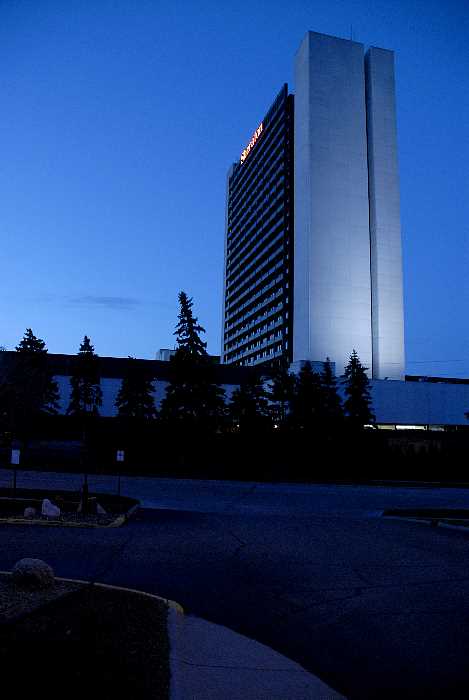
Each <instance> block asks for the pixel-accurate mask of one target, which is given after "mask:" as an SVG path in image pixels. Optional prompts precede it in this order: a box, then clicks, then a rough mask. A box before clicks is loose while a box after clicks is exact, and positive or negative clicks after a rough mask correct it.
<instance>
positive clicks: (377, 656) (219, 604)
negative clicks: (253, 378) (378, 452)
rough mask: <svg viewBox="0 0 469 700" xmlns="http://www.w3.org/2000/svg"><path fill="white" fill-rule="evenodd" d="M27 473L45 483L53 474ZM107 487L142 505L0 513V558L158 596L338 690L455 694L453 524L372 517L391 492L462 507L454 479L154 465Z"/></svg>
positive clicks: (465, 639)
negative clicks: (35, 516) (276, 481)
mask: <svg viewBox="0 0 469 700" xmlns="http://www.w3.org/2000/svg"><path fill="white" fill-rule="evenodd" d="M30 478H31V480H33V479H34V480H36V481H41V484H42V485H45V484H46V481H47V479H52V478H53V479H55V480H56V481H57V488H58V487H59V482H60V477H57V476H54V477H43V478H40V477H35V476H31V477H30ZM69 478H70V477H63V480H62V481H61V482H60V483H61V484H62V485H64V481H67V479H69ZM23 479H24V481H23V483H24V484H25V485H26V481H27V478H26V477H23ZM90 487H92V488H95V487H97V488H102V489H108V488H114V487H115V482H113V481H111V480H106V479H101V480H99V479H98V480H97V481H96V483H95V484H91V485H90ZM122 487H123V492H125V493H128V495H131V496H137V497H140V498H143V499H144V504H145V505H146V508H145V509H144V510H142V511H140V513H139V514H138V515H137V517H135V519H134V520H132V521H131V522H130V523H129V524H128V525H126V526H125V527H123V528H118V529H111V530H85V529H83V530H82V529H73V530H70V529H65V528H53V529H52V528H51V529H48V528H44V527H43V528H34V527H22V526H8V525H3V526H0V568H2V569H9V568H11V567H12V566H13V564H14V563H15V562H16V561H17V560H18V559H19V558H21V557H23V556H34V557H41V558H43V559H45V560H46V561H48V562H49V563H50V564H51V565H52V566H53V567H54V569H55V571H56V573H57V574H58V575H61V576H66V577H77V578H88V579H94V580H99V581H104V582H107V583H114V584H119V585H124V586H129V587H135V588H141V589H143V590H147V591H150V592H154V593H157V594H159V595H162V596H165V597H169V598H173V599H175V600H177V601H178V602H180V603H181V604H182V605H183V606H184V607H185V609H186V612H187V613H193V614H196V615H198V616H201V617H204V618H206V619H208V620H211V621H214V622H217V623H220V624H223V625H226V626H228V627H231V628H232V629H234V630H236V631H238V632H241V633H242V634H245V635H247V636H250V637H253V638H255V639H257V640H259V641H261V642H263V643H265V644H267V645H269V646H272V647H273V648H275V649H277V650H278V651H280V652H282V653H284V654H286V655H287V656H289V657H290V658H292V659H294V660H296V661H298V662H299V663H301V664H302V665H303V666H305V667H306V668H308V669H309V670H311V671H312V672H314V673H315V674H317V675H318V676H319V677H321V678H322V679H323V680H324V681H326V682H327V683H329V684H330V685H332V686H333V687H335V688H336V689H337V690H339V691H340V692H342V693H343V694H345V695H346V696H348V697H350V698H359V699H360V700H361V699H363V698H365V699H366V698H396V697H412V698H436V697H438V698H448V697H451V698H460V697H468V696H469V664H468V662H467V649H468V648H469V568H468V561H469V530H468V531H467V532H465V531H464V532H463V531H456V530H449V529H444V528H430V527H428V526H427V525H423V524H420V523H413V522H405V521H399V520H391V519H384V518H381V517H380V513H381V511H382V510H383V509H385V508H393V507H407V508H409V507H412V506H416V507H417V506H418V507H424V506H432V507H451V506H454V507H460V508H467V507H469V491H464V490H462V489H435V488H402V487H400V488H395V489H393V488H379V487H365V486H361V487H352V486H337V487H336V486H314V485H308V486H303V485H273V486H270V485H256V484H245V483H244V484H239V483H217V482H192V481H182V482H177V481H171V480H157V479H152V480H148V481H145V480H143V479H133V480H130V479H127V480H125V481H123V484H122Z"/></svg>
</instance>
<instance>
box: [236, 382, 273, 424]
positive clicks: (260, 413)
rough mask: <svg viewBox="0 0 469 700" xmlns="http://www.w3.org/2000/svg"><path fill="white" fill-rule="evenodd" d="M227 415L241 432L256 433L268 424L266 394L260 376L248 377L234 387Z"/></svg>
mask: <svg viewBox="0 0 469 700" xmlns="http://www.w3.org/2000/svg"><path fill="white" fill-rule="evenodd" d="M228 410H229V415H230V417H231V419H232V421H233V423H234V425H235V426H236V428H237V429H238V430H239V431H240V432H241V433H250V434H252V433H258V432H260V431H261V430H265V429H266V428H267V427H268V426H269V425H270V416H269V402H268V395H267V393H266V391H265V389H264V384H263V382H262V380H261V378H260V377H258V376H256V375H252V377H251V378H250V379H248V380H247V381H246V382H244V383H243V384H241V385H240V386H239V387H238V388H237V389H235V390H234V391H233V393H232V395H231V402H230V404H229V406H228Z"/></svg>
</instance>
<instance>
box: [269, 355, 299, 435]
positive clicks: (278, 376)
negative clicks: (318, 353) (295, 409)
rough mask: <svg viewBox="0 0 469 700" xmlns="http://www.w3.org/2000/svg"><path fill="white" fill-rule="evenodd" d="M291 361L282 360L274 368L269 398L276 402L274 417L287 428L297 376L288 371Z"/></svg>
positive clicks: (281, 425)
mask: <svg viewBox="0 0 469 700" xmlns="http://www.w3.org/2000/svg"><path fill="white" fill-rule="evenodd" d="M288 368H289V363H288V362H287V361H280V362H279V363H278V364H277V366H276V367H275V368H274V373H273V376H272V381H271V385H270V392H269V399H270V401H271V402H272V403H273V404H274V410H273V414H274V419H275V422H276V423H277V424H278V425H279V426H280V428H285V427H286V426H287V422H288V414H289V411H290V406H291V402H292V400H293V395H294V392H295V377H294V375H292V374H290V372H289V371H288Z"/></svg>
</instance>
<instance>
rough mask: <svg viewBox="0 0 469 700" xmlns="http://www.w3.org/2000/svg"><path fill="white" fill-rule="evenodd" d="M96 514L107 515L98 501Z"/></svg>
mask: <svg viewBox="0 0 469 700" xmlns="http://www.w3.org/2000/svg"><path fill="white" fill-rule="evenodd" d="M96 514H97V515H107V513H106V511H105V510H104V508H103V507H102V505H101V504H100V503H96Z"/></svg>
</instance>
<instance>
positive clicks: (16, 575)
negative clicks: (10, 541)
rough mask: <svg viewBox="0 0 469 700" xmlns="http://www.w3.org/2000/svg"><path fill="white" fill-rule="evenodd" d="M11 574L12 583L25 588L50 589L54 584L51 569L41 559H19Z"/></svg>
mask: <svg viewBox="0 0 469 700" xmlns="http://www.w3.org/2000/svg"><path fill="white" fill-rule="evenodd" d="M11 573H12V579H13V581H14V583H15V584H17V585H18V586H24V587H26V588H51V587H52V586H53V585H54V582H55V579H54V572H53V570H52V568H51V567H50V566H49V564H46V562H45V561H42V559H31V558H29V557H26V558H25V559H20V561H18V562H16V564H15V566H14V567H13V569H12V572H11Z"/></svg>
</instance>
